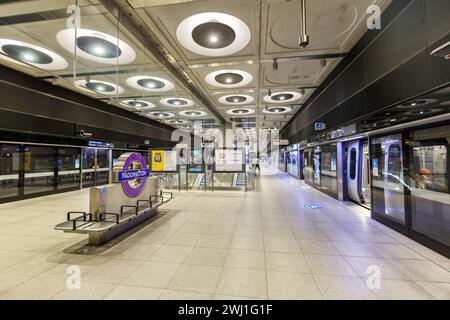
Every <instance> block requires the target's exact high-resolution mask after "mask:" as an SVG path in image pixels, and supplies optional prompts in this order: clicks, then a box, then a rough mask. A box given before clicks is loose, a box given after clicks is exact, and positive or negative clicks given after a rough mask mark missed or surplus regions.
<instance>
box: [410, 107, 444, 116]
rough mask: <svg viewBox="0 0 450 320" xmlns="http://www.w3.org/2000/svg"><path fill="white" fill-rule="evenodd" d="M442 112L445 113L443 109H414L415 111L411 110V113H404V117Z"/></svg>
mask: <svg viewBox="0 0 450 320" xmlns="http://www.w3.org/2000/svg"><path fill="white" fill-rule="evenodd" d="M442 111H443V109H440V108H433V109H431V108H430V109H414V110H410V111H407V112H405V113H403V115H405V116H424V115H428V114H433V113H438V112H442Z"/></svg>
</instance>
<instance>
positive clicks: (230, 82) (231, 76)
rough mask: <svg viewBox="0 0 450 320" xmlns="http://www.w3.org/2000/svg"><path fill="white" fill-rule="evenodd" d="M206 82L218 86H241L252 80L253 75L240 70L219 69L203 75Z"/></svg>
mask: <svg viewBox="0 0 450 320" xmlns="http://www.w3.org/2000/svg"><path fill="white" fill-rule="evenodd" d="M205 80H206V82H207V83H208V84H210V85H212V86H215V87H219V88H238V87H243V86H245V85H247V84H249V83H250V82H252V80H253V76H252V75H251V74H250V73H248V72H245V71H241V70H219V71H214V72H211V73H210V74H208V75H207V76H206V77H205Z"/></svg>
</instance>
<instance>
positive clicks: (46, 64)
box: [0, 39, 69, 70]
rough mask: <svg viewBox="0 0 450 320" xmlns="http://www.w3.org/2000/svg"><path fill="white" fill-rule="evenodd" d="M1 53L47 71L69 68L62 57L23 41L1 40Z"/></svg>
mask: <svg viewBox="0 0 450 320" xmlns="http://www.w3.org/2000/svg"><path fill="white" fill-rule="evenodd" d="M0 52H1V53H3V54H5V55H7V56H9V57H11V58H14V59H16V60H19V61H22V62H25V63H28V64H31V65H33V66H35V67H38V68H41V69H45V70H61V69H65V68H67V67H68V66H69V64H68V63H67V61H66V60H65V59H64V58H63V57H61V56H60V55H58V54H56V53H54V52H52V51H50V50H47V49H45V48H42V47H39V46H36V45H34V44H31V43H26V42H22V41H17V40H10V39H0Z"/></svg>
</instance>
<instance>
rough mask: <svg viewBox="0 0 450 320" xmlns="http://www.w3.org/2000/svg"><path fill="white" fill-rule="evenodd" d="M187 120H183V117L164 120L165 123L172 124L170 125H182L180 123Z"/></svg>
mask: <svg viewBox="0 0 450 320" xmlns="http://www.w3.org/2000/svg"><path fill="white" fill-rule="evenodd" d="M188 122H189V121H187V120H184V119H169V120H166V123H168V124H172V125H182V124H187V123H188Z"/></svg>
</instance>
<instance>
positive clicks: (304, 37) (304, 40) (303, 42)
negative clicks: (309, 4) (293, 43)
mask: <svg viewBox="0 0 450 320" xmlns="http://www.w3.org/2000/svg"><path fill="white" fill-rule="evenodd" d="M300 9H301V13H302V26H301V35H300V37H299V39H298V45H299V46H300V47H302V48H306V47H307V46H308V45H309V36H308V34H307V33H306V0H301V2H300Z"/></svg>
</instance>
